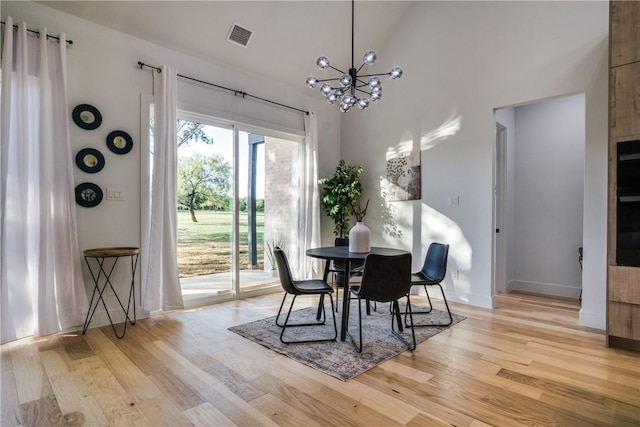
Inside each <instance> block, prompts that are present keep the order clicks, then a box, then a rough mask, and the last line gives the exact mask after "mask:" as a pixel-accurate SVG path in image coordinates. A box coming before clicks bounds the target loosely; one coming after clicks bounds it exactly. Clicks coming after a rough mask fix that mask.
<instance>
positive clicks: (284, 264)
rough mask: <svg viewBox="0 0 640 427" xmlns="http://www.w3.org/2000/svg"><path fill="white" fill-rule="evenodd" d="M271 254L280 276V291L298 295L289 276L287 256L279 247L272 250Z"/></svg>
mask: <svg viewBox="0 0 640 427" xmlns="http://www.w3.org/2000/svg"><path fill="white" fill-rule="evenodd" d="M273 254H274V255H275V257H276V262H277V263H278V274H279V275H280V284H281V285H282V289H284V291H285V292H287V293H289V294H294V295H297V294H299V293H300V292H298V289H297V288H296V285H295V284H294V282H293V277H292V276H291V269H290V268H289V261H287V255H286V254H285V253H284V251H283V250H282V249H280V248H279V247H275V248H273Z"/></svg>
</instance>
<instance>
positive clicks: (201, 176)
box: [178, 154, 231, 222]
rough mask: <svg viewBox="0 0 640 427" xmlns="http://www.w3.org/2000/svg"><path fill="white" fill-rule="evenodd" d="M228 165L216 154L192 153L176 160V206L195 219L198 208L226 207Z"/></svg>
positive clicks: (224, 208) (229, 173)
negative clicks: (186, 211) (187, 211)
mask: <svg viewBox="0 0 640 427" xmlns="http://www.w3.org/2000/svg"><path fill="white" fill-rule="evenodd" d="M230 191H231V165H229V163H228V162H227V161H226V160H225V159H224V158H223V157H222V156H219V155H213V156H208V157H207V156H203V155H201V154H195V155H192V156H190V157H183V158H181V159H180V161H179V162H178V205H179V206H182V207H184V208H186V209H188V210H189V212H190V214H191V221H193V222H198V220H197V218H196V213H195V211H196V210H197V209H204V208H207V209H210V210H229V208H230V200H231V194H230Z"/></svg>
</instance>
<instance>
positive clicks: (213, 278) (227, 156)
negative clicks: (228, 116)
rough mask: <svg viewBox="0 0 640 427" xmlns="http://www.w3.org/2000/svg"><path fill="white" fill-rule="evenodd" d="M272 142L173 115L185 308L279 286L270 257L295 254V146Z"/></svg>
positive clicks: (264, 135) (259, 132) (261, 133)
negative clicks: (278, 253) (280, 250)
mask: <svg viewBox="0 0 640 427" xmlns="http://www.w3.org/2000/svg"><path fill="white" fill-rule="evenodd" d="M274 134H275V133H273V132H270V131H269V130H266V129H253V128H248V127H243V126H239V125H238V124H235V123H229V122H224V121H219V120H215V119H212V118H208V117H201V116H195V115H191V114H187V113H182V114H179V120H178V167H177V170H178V176H177V183H178V192H177V193H178V200H177V218H178V221H177V224H178V227H177V228H178V229H177V239H178V269H179V274H180V282H181V287H182V293H183V298H184V300H185V305H186V306H187V307H188V306H194V305H200V304H205V303H209V302H213V301H215V300H220V299H229V298H234V297H236V296H239V295H248V294H253V293H258V292H263V291H267V290H269V289H270V288H273V287H277V286H280V285H279V281H278V278H277V274H275V273H276V271H275V269H274V264H273V261H274V260H273V258H272V250H273V247H274V246H280V247H283V249H285V250H287V252H289V251H295V250H297V247H296V244H295V236H296V234H297V232H298V222H299V207H298V204H299V202H298V199H299V197H298V187H299V184H298V183H299V179H298V170H299V167H298V165H299V163H300V160H299V158H300V150H299V146H300V141H299V140H298V141H296V140H292V139H293V138H290V137H289V138H287V137H285V138H282V136H281V135H276V136H269V135H274ZM292 253H295V252H292ZM294 258H295V257H294Z"/></svg>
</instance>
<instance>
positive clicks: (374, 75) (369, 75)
mask: <svg viewBox="0 0 640 427" xmlns="http://www.w3.org/2000/svg"><path fill="white" fill-rule="evenodd" d="M390 75H391V73H379V74H365V75H363V76H358V77H377V76H390Z"/></svg>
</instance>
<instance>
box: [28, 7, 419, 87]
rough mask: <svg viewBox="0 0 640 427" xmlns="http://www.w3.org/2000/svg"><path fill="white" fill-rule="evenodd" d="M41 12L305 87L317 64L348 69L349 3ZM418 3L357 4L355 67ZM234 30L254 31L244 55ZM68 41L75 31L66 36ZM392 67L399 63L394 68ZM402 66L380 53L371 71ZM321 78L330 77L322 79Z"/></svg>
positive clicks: (73, 9) (67, 8)
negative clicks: (230, 37)
mask: <svg viewBox="0 0 640 427" xmlns="http://www.w3.org/2000/svg"><path fill="white" fill-rule="evenodd" d="M39 3H42V4H44V5H46V6H49V7H52V8H55V9H58V10H60V11H63V12H66V13H69V14H71V15H75V16H78V17H81V18H84V19H86V20H88V21H92V22H95V23H98V24H100V25H103V26H106V27H110V28H112V29H115V30H117V31H120V32H123V33H127V34H130V35H132V36H135V37H138V38H141V39H144V40H148V41H151V42H154V43H157V44H160V45H162V46H165V47H169V48H171V49H174V50H178V51H182V52H184V53H187V54H189V55H191V56H195V57H198V58H200V59H203V60H206V61H210V62H214V63H216V64H219V65H223V66H226V67H230V68H232V69H237V70H243V71H246V72H250V73H257V74H261V75H265V76H268V77H271V78H273V79H276V80H280V81H284V82H288V83H293V84H298V83H299V84H300V85H304V81H305V79H306V77H307V76H308V75H310V74H315V75H317V76H318V77H320V78H322V76H323V74H322V72H321V71H320V70H318V68H317V66H316V65H315V63H316V59H317V58H318V57H319V56H321V55H324V56H327V57H328V58H329V59H330V60H331V64H332V65H333V66H335V67H336V68H339V69H341V70H344V71H347V69H348V68H349V67H350V66H351V2H350V1H345V0H339V1H304V0H290V1H268V0H262V1H40V2H39ZM413 4H415V1H395V0H394V1H360V0H359V1H356V2H355V49H354V51H355V63H356V64H355V65H356V67H358V66H359V65H360V64H361V63H362V54H363V53H364V52H365V51H366V50H374V51H378V52H379V51H380V49H381V48H382V47H383V46H384V45H385V40H387V38H388V37H389V35H390V34H392V33H393V32H394V31H396V29H397V27H398V25H401V23H402V21H403V17H404V16H405V15H406V14H407V13H409V11H410V9H411V7H412V6H413ZM233 23H237V24H239V25H241V26H243V27H245V28H248V29H250V30H252V31H253V32H254V33H253V36H252V38H251V40H250V42H249V45H248V46H247V47H246V48H244V47H241V46H238V45H236V44H233V43H230V42H227V41H226V38H227V34H228V32H229V30H230V28H231V26H232V24H233ZM67 37H69V38H70V39H73V31H72V30H67ZM393 60H396V61H397V62H398V63H397V64H396V63H392V61H393ZM394 65H400V66H402V59H401V58H384V56H383V55H380V54H378V62H377V63H376V64H375V65H374V66H373V68H372V71H373V72H387V71H388V70H389V69H391V67H392V66H394ZM325 76H327V77H328V76H330V77H333V75H330V74H327V75H325Z"/></svg>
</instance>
